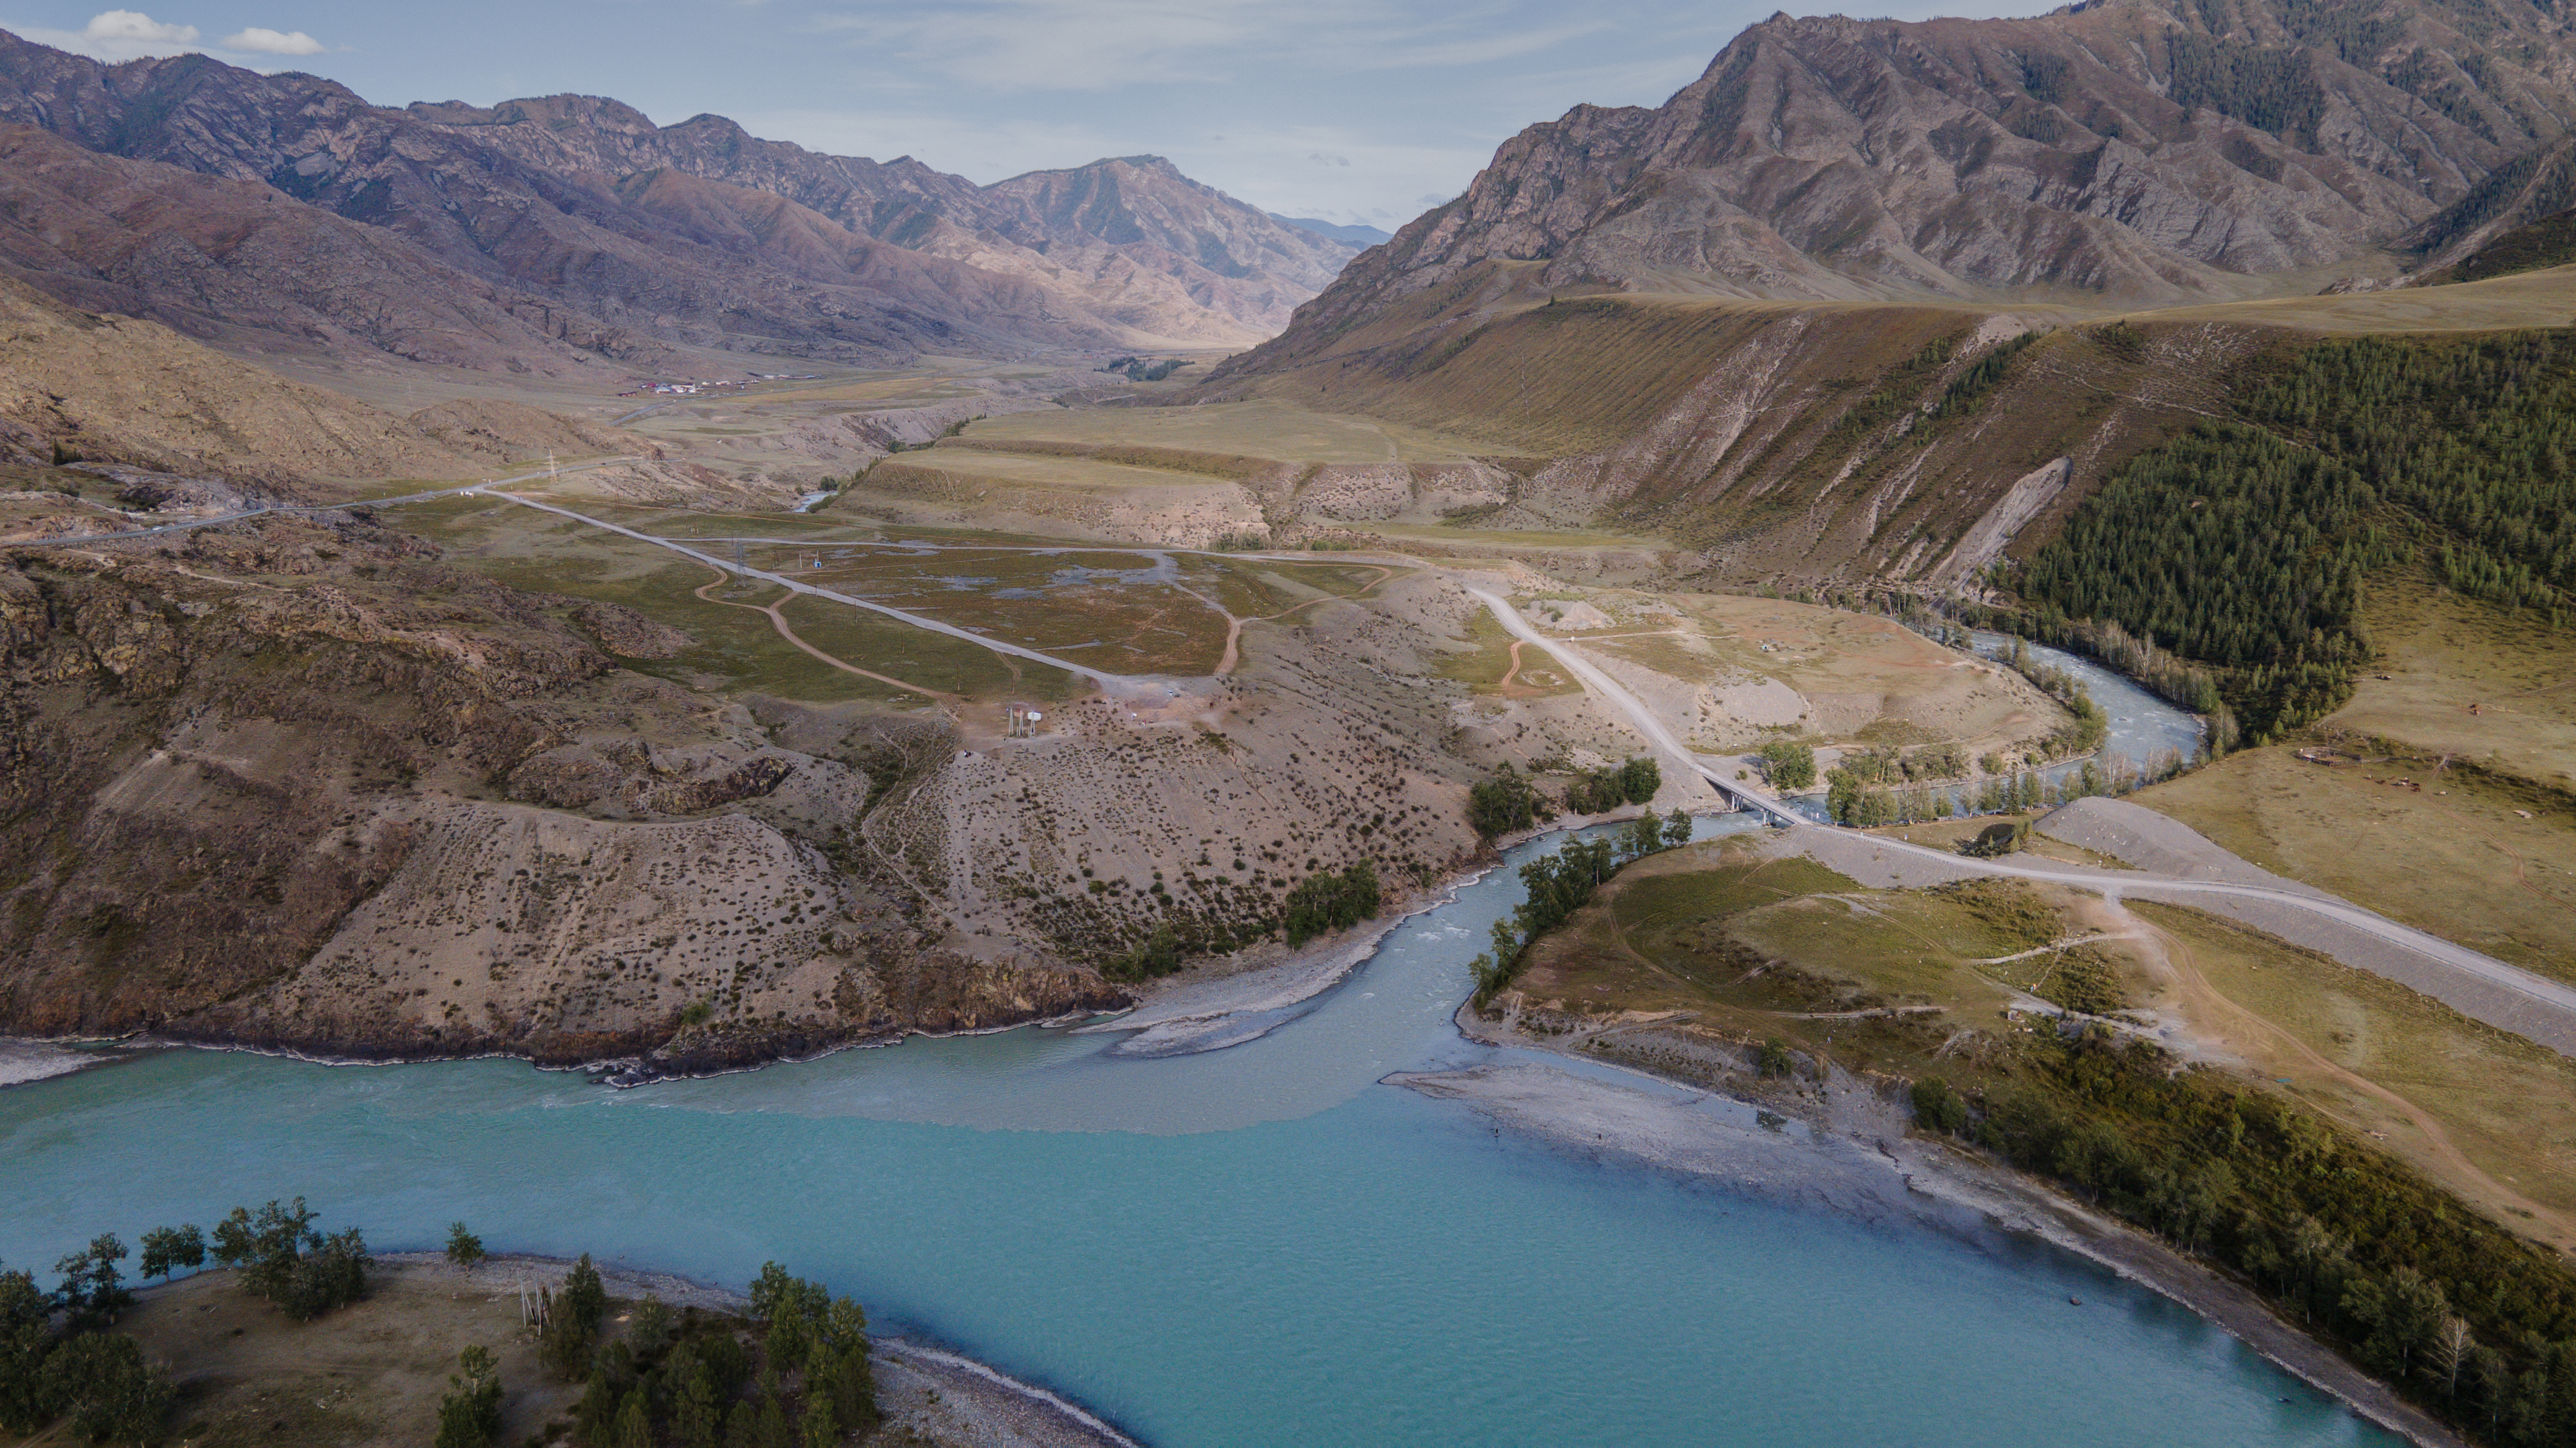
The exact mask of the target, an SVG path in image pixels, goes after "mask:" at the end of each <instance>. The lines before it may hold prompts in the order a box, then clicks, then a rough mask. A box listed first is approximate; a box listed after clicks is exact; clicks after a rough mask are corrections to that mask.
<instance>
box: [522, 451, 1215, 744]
mask: <svg viewBox="0 0 2576 1448" xmlns="http://www.w3.org/2000/svg"><path fill="white" fill-rule="evenodd" d="M491 496H493V497H495V498H502V499H506V500H508V501H510V502H513V503H516V504H518V505H519V506H521V507H523V508H534V509H536V510H538V511H539V512H543V513H553V514H555V515H557V516H559V517H565V518H570V519H572V520H573V521H574V522H577V523H587V524H589V525H590V526H591V527H594V528H602V529H605V530H607V531H608V532H611V533H615V534H619V535H620V536H623V537H627V538H632V539H634V540H635V541H637V542H639V543H650V544H652V545H653V546H654V547H656V548H668V549H670V550H671V551H672V552H674V553H677V554H679V555H680V556H682V557H684V558H693V559H695V560H697V561H698V562H700V563H703V564H706V565H707V566H708V567H710V568H720V569H722V570H724V571H725V572H727V573H739V574H741V575H743V576H744V577H746V578H757V579H760V580H762V581H763V582H766V583H774V584H777V585H778V586H779V587H781V588H784V589H787V590H789V591H790V592H794V593H809V594H812V595H813V596H814V597H816V598H828V599H830V600H832V601H833V602H834V603H846V604H848V605H849V606H850V607H852V608H861V609H866V610H867V611H868V612H870V613H881V614H884V615H885V616H887V617H888V618H894V619H900V620H902V621H903V622H905V623H908V624H911V625H912V626H913V627H915V628H920V629H928V630H929V631H930V632H932V633H935V634H946V635H947V636H948V637H950V638H953V639H963V640H965V641H966V642H967V643H970V644H974V645H977V646H978V647H981V648H987V649H991V650H992V651H993V652H995V653H997V654H1009V655H1010V656H1011V657H1013V658H1018V659H1026V660H1028V661H1029V662H1031V663H1035V664H1044V665H1046V666H1047V667H1048V668H1051V669H1062V670H1064V671H1065V672H1066V673H1069V674H1079V675H1081V676H1082V677H1083V678H1086V679H1089V680H1091V681H1092V682H1093V683H1096V684H1098V685H1100V687H1102V688H1103V689H1106V690H1108V691H1109V693H1110V695H1111V696H1112V697H1115V698H1129V699H1132V698H1136V697H1138V696H1140V695H1145V694H1160V693H1166V692H1168V691H1169V685H1167V684H1164V683H1160V682H1157V681H1156V680H1153V679H1145V678H1138V677H1137V676H1135V675H1133V674H1112V673H1108V672H1105V671H1103V670H1100V669H1095V668H1092V667H1090V666H1089V665H1086V664H1077V663H1073V662H1071V661H1070V660H1066V659H1059V658H1056V657H1054V656H1052V655H1049V654H1042V653H1039V652H1038V651H1037V650H1035V649H1028V648H1022V647H1020V646H1019V645H1018V644H1014V643H1005V642H1004V641H1002V640H1000V639H990V638H986V637H984V636H983V635H982V634H979V633H975V632H973V631H972V630H969V629H962V628H959V627H958V626H957V625H955V624H953V623H943V622H941V621H940V620H938V619H935V618H930V617H928V616H926V615H923V614H918V613H910V612H906V611H905V610H903V609H900V608H890V607H888V606H886V605H885V604H882V603H876V602H872V601H871V600H868V599H864V598H853V597H851V596H850V595H848V594H846V593H840V592H836V591H834V590H832V589H829V588H817V587H815V586H814V585H813V584H810V583H804V582H800V581H798V580H797V579H795V578H793V577H791V576H789V575H787V574H784V573H771V572H768V571H766V570H764V569H759V568H751V567H747V566H745V565H743V564H739V563H736V562H734V561H733V560H732V559H730V558H718V557H717V556H715V555H714V554H712V553H702V552H700V551H698V550H697V549H695V548H692V547H690V546H689V545H687V544H685V543H675V542H673V541H672V540H670V539H668V538H656V537H654V536H653V535H652V534H650V533H642V532H638V531H636V530H635V529H633V528H624V527H620V526H618V525H617V524H615V523H611V522H608V521H606V520H605V519H600V518H593V517H591V516H589V515H588V514H584V513H576V512H574V511H573V510H572V509H570V508H559V507H557V506H555V505H554V504H552V503H540V502H538V501H536V500H535V499H534V498H523V497H520V496H519V495H518V494H516V493H493V494H492V495H491Z"/></svg>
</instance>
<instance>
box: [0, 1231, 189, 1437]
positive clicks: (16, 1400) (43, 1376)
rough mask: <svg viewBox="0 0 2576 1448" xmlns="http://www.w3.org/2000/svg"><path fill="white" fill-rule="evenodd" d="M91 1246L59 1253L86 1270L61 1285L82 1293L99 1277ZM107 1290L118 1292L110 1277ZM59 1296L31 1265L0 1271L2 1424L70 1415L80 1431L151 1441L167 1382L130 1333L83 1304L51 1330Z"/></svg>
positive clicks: (30, 1427) (12, 1427)
mask: <svg viewBox="0 0 2576 1448" xmlns="http://www.w3.org/2000/svg"><path fill="white" fill-rule="evenodd" d="M100 1240H101V1241H112V1240H113V1239H112V1238H101V1239H100ZM97 1246H98V1244H97V1243H95V1242H94V1243H92V1244H91V1249H90V1250H89V1251H85V1252H81V1253H77V1254H74V1256H73V1257H70V1258H66V1259H65V1261H67V1262H77V1263H80V1264H82V1265H81V1267H80V1268H79V1269H78V1270H80V1271H82V1272H83V1273H84V1274H86V1275H84V1276H83V1277H82V1278H81V1279H80V1280H79V1281H78V1282H76V1283H68V1284H67V1286H68V1287H70V1289H71V1291H72V1292H74V1293H77V1294H79V1295H80V1296H81V1297H82V1299H83V1300H84V1301H89V1300H93V1294H94V1293H95V1292H96V1291H97V1290H98V1288H99V1285H100V1284H99V1279H98V1277H97V1275H96V1271H95V1268H96V1267H97V1265H98V1264H99V1260H100V1259H99V1258H98V1257H97ZM124 1255H125V1254H124V1252H123V1250H122V1249H121V1248H120V1249H119V1250H118V1251H116V1252H114V1253H112V1254H109V1255H108V1256H106V1257H105V1259H104V1263H105V1265H106V1267H107V1269H108V1270H109V1271H110V1272H113V1270H114V1264H115V1262H116V1261H118V1260H120V1259H122V1258H123V1256H124ZM109 1290H110V1291H112V1292H115V1293H118V1294H122V1289H121V1288H117V1287H115V1286H114V1285H113V1283H112V1282H111V1283H110V1284H109ZM65 1299H66V1293H64V1292H62V1291H57V1292H56V1293H53V1294H47V1293H45V1292H42V1291H39V1290H38V1289H37V1287H36V1282H35V1278H34V1276H33V1275H32V1274H30V1273H27V1272H0V1430H5V1431H7V1432H11V1433H24V1434H33V1433H35V1432H37V1431H38V1430H40V1429H42V1428H43V1427H44V1426H45V1425H46V1424H48V1423H52V1422H54V1421H55V1420H57V1419H60V1418H65V1417H68V1418H69V1419H70V1420H71V1424H72V1429H73V1431H74V1432H75V1433H76V1434H78V1435H79V1436H81V1437H84V1438H88V1439H93V1440H95V1439H108V1440H111V1441H113V1442H118V1443H134V1444H147V1443H150V1442H152V1441H154V1440H155V1439H156V1438H157V1437H158V1436H159V1435H160V1430H161V1419H162V1416H163V1414H164V1413H165V1412H166V1411H167V1410H168V1408H169V1402H170V1390H169V1385H168V1384H167V1382H165V1381H164V1380H163V1379H162V1377H161V1375H160V1374H158V1373H156V1372H154V1371H153V1370H152V1369H151V1367H150V1366H149V1365H147V1364H146V1363H145V1362H144V1361H143V1352H142V1349H140V1348H138V1347H137V1346H135V1343H134V1340H133V1339H132V1338H128V1337H118V1336H115V1335H113V1334H110V1333H108V1332H106V1331H104V1327H105V1322H104V1320H103V1318H101V1317H98V1316H96V1315H94V1314H92V1313H91V1312H89V1311H87V1310H81V1311H71V1310H66V1312H65V1314H64V1330H63V1331H62V1332H60V1333H57V1332H56V1331H55V1330H54V1323H53V1318H54V1309H55V1307H56V1305H57V1304H58V1303H59V1302H62V1301H64V1300H65Z"/></svg>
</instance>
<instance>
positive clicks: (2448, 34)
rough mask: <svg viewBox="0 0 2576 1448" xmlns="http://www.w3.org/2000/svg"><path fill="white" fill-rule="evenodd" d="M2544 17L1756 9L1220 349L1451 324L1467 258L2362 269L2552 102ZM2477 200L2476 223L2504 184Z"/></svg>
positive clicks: (2202, 275)
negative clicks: (1702, 48) (1710, 55)
mask: <svg viewBox="0 0 2576 1448" xmlns="http://www.w3.org/2000/svg"><path fill="white" fill-rule="evenodd" d="M2565 27H2566V22H2565V21H2563V20H2562V19H2560V18H2559V17H2558V16H2557V15H2556V13H2555V12H2554V11H2549V10H2543V9H2540V8H2536V7H2534V6H2531V5H2528V4H2522V3H2519V0H2507V3H2496V4H2487V3H2474V4H2445V3H2423V0H2376V3H2364V4H2361V5H2357V6H2349V7H2335V6H2325V5H2319V4H2316V3H2313V0H2206V3H2197V0H2195V3H2191V4H2180V5H2172V6H2167V5H2163V4H2159V3H2156V0H2107V3H2098V4H2088V5H2079V6H2073V7H2068V8H2065V9H2061V10H2058V11H2055V12H2052V13H2050V14H2048V15H2044V16H2039V17H2036V18H2031V19H2006V20H1931V21H1923V22H1914V23H1902V22H1894V21H1875V20H1873V21H1861V20H1850V19H1843V18H1840V17H1833V18H1824V19H1792V18H1790V17H1788V16H1787V15H1785V14H1784V15H1775V16H1773V17H1772V18H1771V19H1769V20H1766V21H1763V22H1762V23H1760V24H1758V25H1755V26H1753V27H1752V28H1750V29H1748V30H1747V31H1745V32H1744V33H1743V34H1742V35H1741V36H1739V37H1737V39H1736V40H1734V41H1733V42H1732V43H1730V44H1729V45H1728V46H1727V47H1726V49H1725V50H1723V51H1722V52H1720V53H1719V55H1718V56H1717V57H1716V59H1715V60H1714V61H1712V62H1711V64H1710V65H1709V67H1708V69H1707V71H1706V72H1705V73H1704V74H1703V75H1702V76H1701V77H1700V78H1699V79H1698V80H1696V81H1694V82H1692V83H1691V84H1690V85H1688V86H1686V87H1684V88H1683V89H1682V90H1681V91H1680V92H1678V93H1677V94H1675V95H1674V96H1673V97H1672V99H1671V100H1669V101H1667V102H1666V103H1665V104H1664V105H1662V106H1660V107H1656V108H1651V109H1650V108H1645V107H1623V108H1605V107H1597V106H1579V107H1577V108H1575V109H1574V110H1573V111H1570V112H1568V113H1567V114H1566V115H1565V116H1564V117H1563V118H1562V119H1559V120H1556V121H1552V122H1547V123H1544V124H1540V125H1536V126H1532V127H1530V128H1529V129H1528V130H1526V131H1524V132H1522V133H1521V134H1520V135H1518V136H1516V137H1514V138H1513V139H1511V140H1510V141H1508V142H1506V143H1504V145H1503V146H1502V147H1501V148H1500V149H1499V150H1498V151H1497V152H1496V153H1495V156H1494V159H1493V161H1492V163H1491V164H1490V165H1489V166H1488V167H1487V168H1486V169H1485V170H1484V171H1483V172H1482V173H1480V174H1479V175H1478V176H1477V178H1476V180H1475V181H1474V183H1473V184H1472V185H1470V186H1469V187H1468V189H1467V190H1466V192H1465V193H1464V194H1462V195H1461V196H1459V197H1458V198H1457V199H1456V200H1455V201H1452V202H1450V203H1449V204H1448V205H1446V206H1443V207H1440V208H1437V209H1435V210H1433V211H1431V212H1429V213H1427V214H1426V215H1424V216H1422V217H1420V218H1418V219H1417V220H1415V221H1414V222H1412V223H1411V224H1409V225H1408V226H1406V227H1405V228H1404V229H1403V231H1401V232H1400V233H1399V234H1398V235H1397V236H1396V238H1395V239H1394V240H1393V241H1391V242H1389V243H1387V244H1386V245H1384V246H1382V247H1380V248H1377V249H1376V250H1374V251H1372V252H1370V253H1368V254H1367V255H1366V256H1364V257H1363V258H1361V259H1360V260H1359V261H1358V262H1357V263H1355V264H1354V265H1353V266H1352V267H1351V268H1349V269H1348V270H1347V271H1345V272H1344V273H1343V275H1342V276H1341V278H1340V279H1339V280H1337V281H1336V282H1335V283H1334V284H1333V286H1332V287H1330V288H1329V289H1327V290H1326V292H1325V293H1324V294H1323V295H1322V296H1320V297H1318V298H1317V299H1316V300H1315V301H1313V302H1311V303H1308V304H1307V305H1306V306H1305V307H1303V308H1301V309H1300V311H1299V313H1298V317H1297V320H1296V321H1295V323H1294V324H1292V326H1291V328H1290V329H1289V331H1288V332H1287V333H1286V334H1284V335H1283V336H1282V337H1280V338H1279V339H1277V340H1276V341H1274V342H1272V343H1270V344H1268V345H1267V346H1265V347H1264V348H1262V349H1259V350H1258V351H1257V352H1256V353H1254V354H1252V355H1251V356H1249V357H1246V358H1241V359H1238V360H1237V361H1236V362H1235V363H1233V364H1231V369H1230V370H1231V371H1232V372H1233V373H1234V374H1237V375H1246V374H1251V373H1257V372H1260V371H1262V370H1264V369H1275V368H1277V367H1281V366H1294V365H1298V364H1299V363H1301V362H1304V361H1308V360H1311V359H1313V358H1315V357H1318V356H1321V355H1323V354H1324V353H1326V352H1327V351H1330V350H1332V349H1333V348H1334V347H1335V346H1336V345H1337V343H1339V342H1340V341H1341V340H1342V339H1344V338H1345V337H1347V336H1349V335H1351V334H1352V333H1353V332H1354V331H1355V330H1357V329H1361V328H1364V327H1367V326H1369V325H1370V324H1372V323H1375V322H1379V321H1382V320H1385V319H1388V318H1391V317H1393V316H1395V315H1396V314H1397V313H1398V312H1399V311H1404V310H1406V309H1408V308H1409V309H1410V311H1409V312H1408V313H1407V314H1408V315H1413V316H1415V319H1416V320H1417V321H1420V320H1427V319H1428V318H1430V317H1432V316H1435V315H1437V316H1440V317H1449V316H1453V315H1457V314H1456V313H1455V312H1454V310H1452V309H1451V303H1452V302H1453V301H1454V300H1456V299H1455V298H1454V297H1452V296H1450V292H1451V291H1453V290H1457V289H1458V288H1460V287H1464V286H1465V285H1466V284H1464V283H1463V282H1462V281H1461V278H1462V277H1464V276H1465V274H1466V273H1467V272H1468V271H1469V270H1470V269H1472V268H1475V267H1477V266H1478V265H1480V264H1484V263H1490V262H1500V263H1505V264H1526V266H1525V268H1524V272H1525V274H1524V275H1523V276H1522V277H1521V278H1520V282H1519V285H1520V287H1521V289H1522V290H1524V291H1528V292H1537V291H1545V292H1547V293H1550V294H1554V293H1557V292H1562V291H1577V292H1579V291H1584V290H1600V289H1611V290H1618V291H1630V292H1672V293H1696V294H1715V295H1722V296H1740V297H1785V298H1807V299H1819V300H1824V299H1850V300H1865V299H1872V298H1876V299H1904V298H1925V297H1951V298H1964V299H1972V300H1980V301H1988V302H1997V301H2004V300H2008V299H2011V298H2024V299H2048V300H2064V301H2083V300H2087V299H2095V300H2099V301H2103V302H2111V303H2120V304H2137V303H2151V302H2157V301H2170V300H2176V299H2182V298H2189V297H2229V296H2240V295H2253V294H2258V293H2263V292H2266V291H2279V290H2284V289H2287V290H2302V289H2303V290H2305V291H2310V292H2313V291H2315V290H2317V288H2318V287H2319V286H2320V285H2323V284H2325V283H2327V282H2331V281H2334V280H2336V279H2337V278H2338V277H2343V276H2364V275H2381V276H2384V275H2387V274H2390V273H2393V272H2395V271H2397V270H2399V269H2400V267H2401V266H2402V265H2404V264H2406V263H2407V261H2408V260H2409V258H2411V256H2412V255H2413V254H2414V253H2413V250H2412V249H2413V248H2416V247H2417V246H2419V245H2420V244H2421V243H2422V242H2423V241H2424V240H2426V239H2427V238H2419V237H2418V236H2417V235H2416V233H2417V232H2418V229H2419V228H2423V227H2425V226H2426V225H2427V223H2429V222H2432V221H2433V220H2434V219H2435V218H2436V217H2437V216H2439V215H2441V214H2442V213H2444V212H2445V209H2446V208H2450V207H2453V206H2455V205H2457V204H2459V203H2461V202H2462V201H2464V200H2465V199H2469V198H2472V197H2473V196H2476V195H2478V194H2479V193H2480V191H2481V188H2487V189H2488V190H2491V191H2492V190H2496V189H2498V187H2497V184H2496V181H2495V178H2498V177H2506V178H2508V179H2509V178H2510V176H2511V174H2512V173H2513V171H2514V170H2515V168H2516V166H2517V164H2518V163H2520V162H2521V160H2522V158H2524V157H2526V156H2531V155H2534V154H2535V153H2538V152H2541V151H2543V150H2545V149H2546V148H2548V147H2549V146H2551V145H2552V143H2553V142H2552V138H2554V137H2555V136H2557V135H2558V133H2559V132H2560V131H2561V130H2563V129H2564V122H2563V119H2562V118H2564V117H2566V116H2569V115H2576V53H2571V51H2570V48H2569V47H2568V46H2567V44H2566V41H2565ZM2505 189H2508V190H2509V189H2510V188H2505ZM2541 199H2542V200H2544V201H2545V200H2546V199H2547V198H2545V197H2544V198H2541ZM2488 210H2490V211H2492V212H2494V213H2495V214H2494V215H2492V216H2489V215H2486V214H2484V213H2482V214H2481V215H2480V216H2479V217H2478V218H2477V219H2476V224H2477V225H2481V226H2483V225H2486V224H2487V223H2488V222H2489V221H2496V220H2498V219H2499V218H2505V222H2504V224H2509V218H2507V217H2506V213H2512V212H2515V210H2516V206H2515V203H2514V201H2513V199H2512V197H2510V196H2506V197H2503V198H2502V199H2499V200H2494V201H2493V203H2492V204H2491V205H2490V206H2489V208H2488ZM2522 210H2523V211H2525V212H2527V211H2528V210H2529V206H2528V204H2526V205H2524V206H2523V208H2522ZM2525 219H2527V216H2526V218H2525ZM1461 295H1463V292H1462V293H1461Z"/></svg>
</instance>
